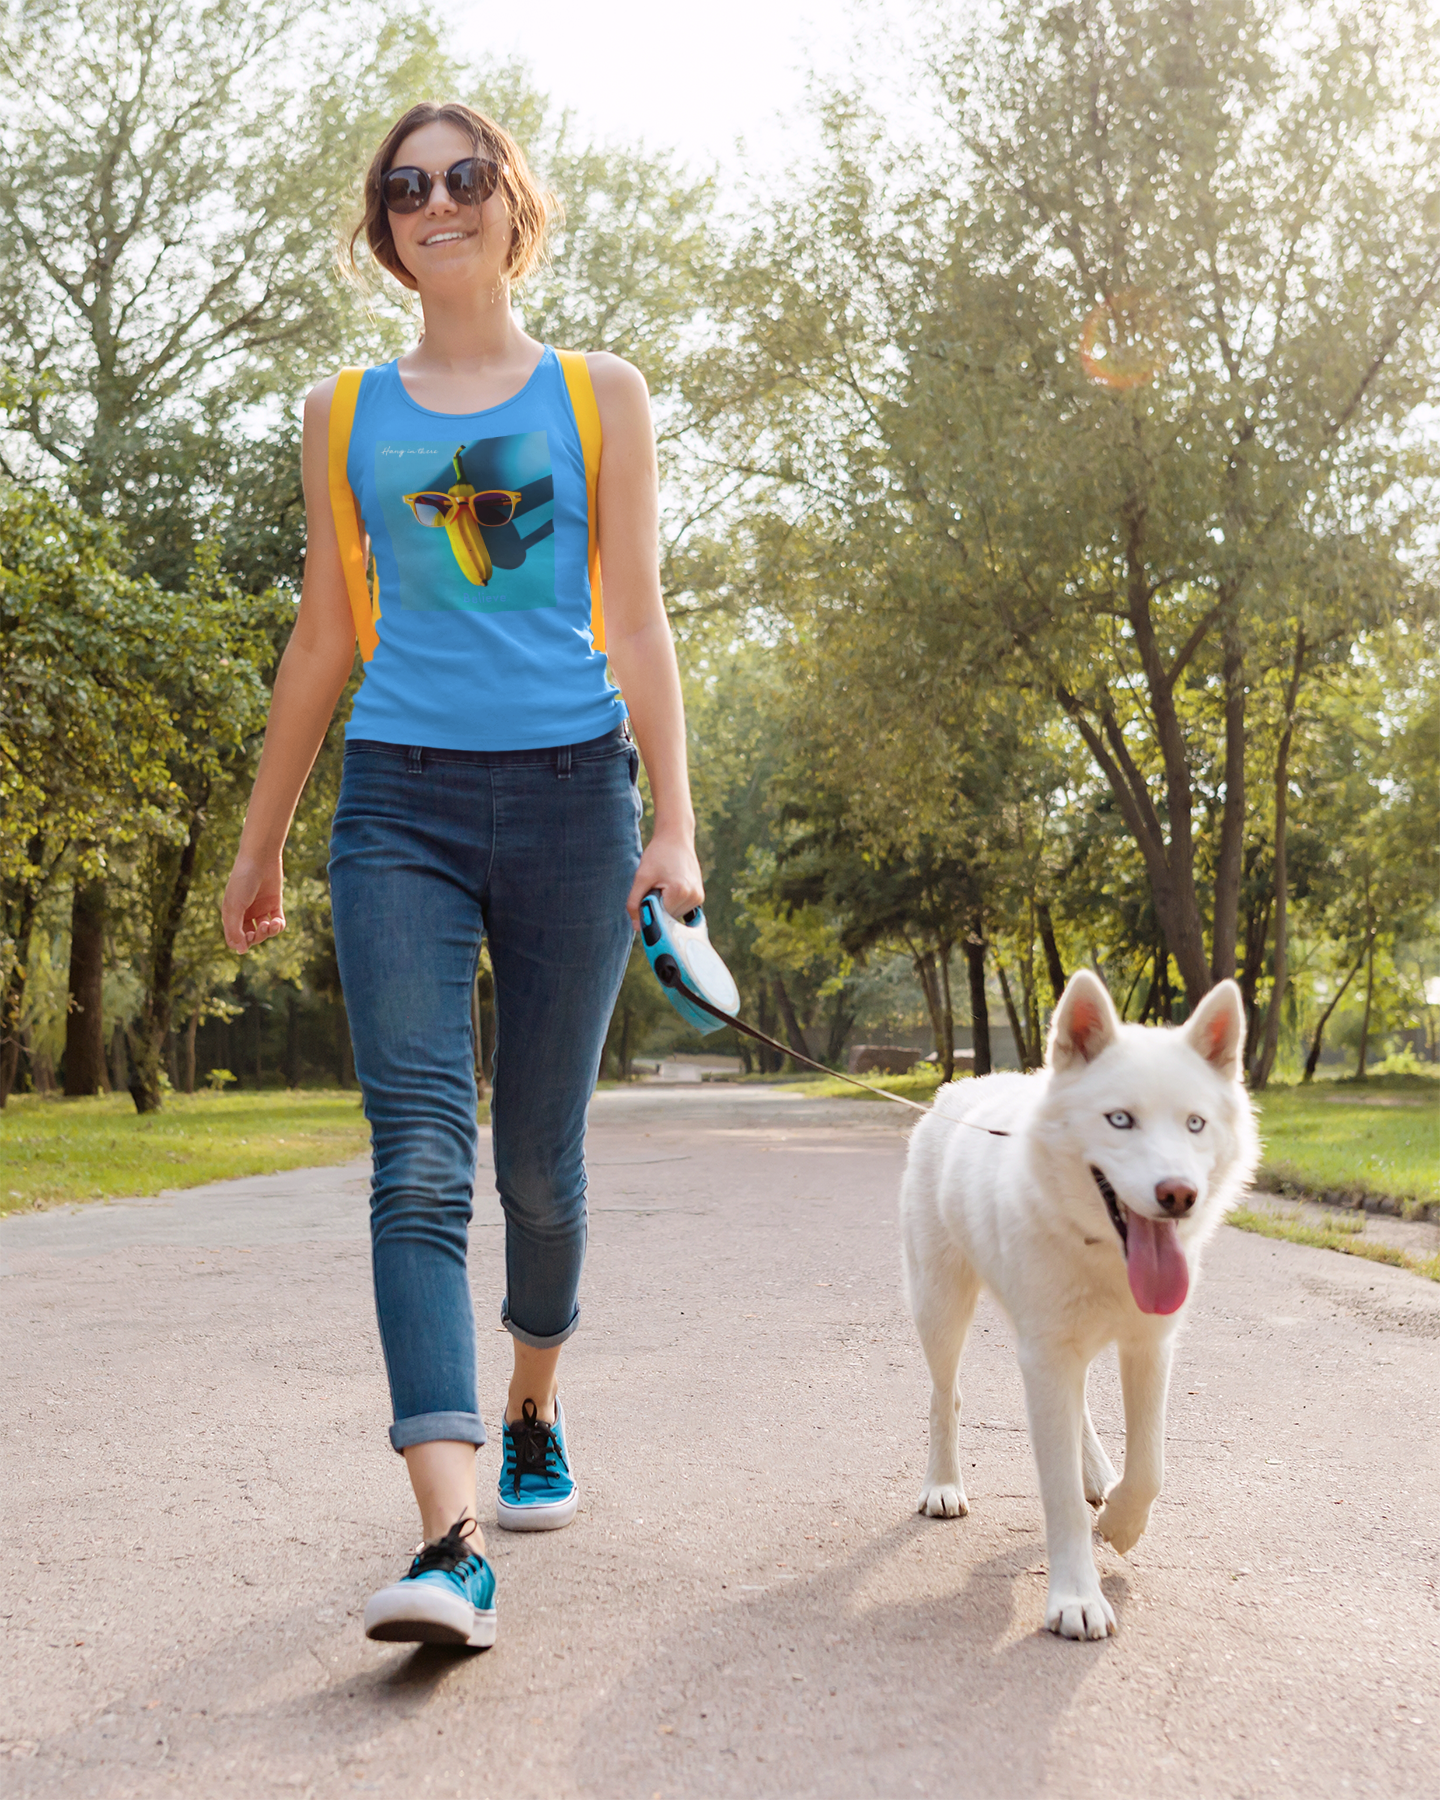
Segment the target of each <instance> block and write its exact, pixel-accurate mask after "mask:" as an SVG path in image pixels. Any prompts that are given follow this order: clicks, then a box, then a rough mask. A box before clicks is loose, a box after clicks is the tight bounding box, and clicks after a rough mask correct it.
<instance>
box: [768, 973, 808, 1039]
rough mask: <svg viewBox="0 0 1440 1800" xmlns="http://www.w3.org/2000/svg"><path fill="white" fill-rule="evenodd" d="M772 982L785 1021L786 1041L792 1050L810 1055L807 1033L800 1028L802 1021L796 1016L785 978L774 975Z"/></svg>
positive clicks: (781, 1015)
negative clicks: (806, 1039)
mask: <svg viewBox="0 0 1440 1800" xmlns="http://www.w3.org/2000/svg"><path fill="white" fill-rule="evenodd" d="M770 982H771V985H772V986H773V988H774V989H775V1001H776V1004H777V1005H778V1006H779V1008H780V1017H781V1018H782V1019H783V1020H784V1021H785V1037H786V1041H787V1042H788V1043H789V1045H790V1048H791V1049H792V1050H798V1051H799V1052H800V1054H801V1055H802V1056H809V1054H810V1046H809V1044H807V1043H806V1041H805V1033H804V1032H803V1031H802V1030H801V1029H800V1021H799V1019H798V1018H797V1017H796V1016H795V1007H794V1004H793V1002H792V1001H791V999H790V995H789V992H788V990H787V989H786V986H785V983H784V980H783V979H782V978H781V977H780V976H779V975H772V976H771V977H770Z"/></svg>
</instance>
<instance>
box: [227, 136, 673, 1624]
mask: <svg viewBox="0 0 1440 1800" xmlns="http://www.w3.org/2000/svg"><path fill="white" fill-rule="evenodd" d="M365 199H366V212H365V220H364V224H363V230H364V231H365V234H366V237H367V240H368V242H369V245H370V249H371V252H372V254H373V255H374V257H375V259H376V261H377V262H378V263H379V264H380V265H381V266H382V267H383V268H385V269H387V270H388V271H389V272H390V273H391V274H392V275H393V276H394V277H395V278H396V279H397V280H398V281H400V282H401V283H402V284H403V285H404V286H405V287H407V288H409V289H411V290H412V291H413V292H415V293H417V294H418V295H419V298H420V305H421V307H422V309H423V312H424V320H425V325H424V334H423V336H422V338H421V340H420V343H419V344H418V346H417V347H416V348H415V349H413V350H411V351H409V352H408V353H407V354H406V355H404V356H402V357H400V358H399V359H398V360H397V361H395V362H393V363H389V364H387V365H385V366H384V367H382V368H375V369H368V370H366V371H365V373H364V375H363V377H362V378H361V380H360V384H359V392H358V397H356V395H355V393H354V389H353V378H352V386H351V388H350V389H349V392H348V396H347V395H346V390H345V389H344V388H343V386H342V387H341V389H340V395H341V397H340V398H337V382H342V383H343V380H344V378H343V377H337V378H332V379H331V380H329V381H326V382H322V383H321V384H320V386H319V387H317V388H316V389H315V390H314V392H313V393H311V394H310V396H309V397H308V399H307V400H306V403H305V425H304V446H303V468H304V478H305V496H306V518H307V551H306V558H305V581H304V588H303V592H302V596H301V601H300V609H299V614H298V617H297V619H296V624H295V630H294V633H293V634H292V636H291V639H290V642H289V645H288V646H287V648H286V651H285V655H284V657H283V659H282V661H281V664H280V670H279V673H278V675H277V677H276V681H275V692H274V698H273V701H272V705H271V710H270V722H269V727H268V729H267V731H266V736H265V747H264V752H263V754H262V756H261V759H260V768H259V772H258V774H257V776H256V781H255V791H254V794H253V796H252V798H251V802H250V809H249V812H248V814H247V815H246V820H245V828H244V831H243V832H242V834H241V840H240V848H239V851H238V853H237V855H236V858H235V867H234V870H233V872H232V874H231V877H230V881H229V885H228V886H227V888H226V891H225V900H224V924H225V937H226V941H227V943H228V944H229V945H230V947H231V949H232V950H235V951H237V952H239V953H241V954H243V953H244V952H245V951H246V950H249V949H251V948H253V947H254V946H255V945H257V944H261V943H263V942H265V941H266V939H268V938H271V937H274V936H275V935H276V934H277V933H279V932H281V931H283V930H284V928H285V918H284V908H283V901H282V870H281V854H282V850H283V846H284V841H285V836H286V833H287V831H288V829H289V825H290V820H291V818H292V816H293V814H294V811H295V806H296V802H297V800H298V798H299V795H300V791H301V789H302V787H303V786H304V784H305V780H306V777H307V776H308V775H309V772H310V768H311V765H312V764H313V762H314V760H315V757H316V754H317V752H318V750H319V747H320V744H321V741H322V739H323V738H324V735H325V731H326V728H327V726H328V724H329V721H330V717H331V714H332V713H333V711H334V708H335V704H336V702H337V700H338V699H339V696H340V693H341V691H342V689H343V688H344V686H345V683H346V680H347V679H348V677H349V674H350V669H351V666H352V661H353V656H354V650H355V640H356V635H357V629H358V632H359V636H360V640H361V651H362V655H364V654H366V653H367V652H368V660H367V663H366V672H365V679H364V683H363V685H362V686H361V688H360V690H359V693H358V695H357V696H356V700H355V704H354V709H353V712H352V714H351V718H350V721H349V725H348V728H347V732H346V747H345V770H344V777H343V781H342V783H341V790H340V802H339V807H338V809H337V811H336V815H335V825H334V834H333V838H332V844H331V862H330V886H331V900H332V907H333V915H334V928H335V943H336V949H337V952H338V956H339V963H340V973H341V980H342V982H343V985H344V991H345V1004H346V1009H347V1011H348V1013H349V1018H350V1030H351V1035H352V1037H353V1039H354V1045H355V1068H356V1072H357V1074H358V1076H359V1078H360V1082H361V1086H362V1088H363V1091H364V1098H365V1110H366V1115H367V1117H368V1118H369V1120H370V1125H371V1135H372V1143H373V1155H374V1175H373V1178H372V1197H371V1215H370V1216H371V1240H372V1247H373V1264H374V1276H375V1298H376V1310H377V1313H378V1316H379V1323H380V1336H381V1343H382V1347H383V1350H384V1354H385V1363H386V1370H387V1373H388V1375H389V1380H390V1393H391V1401H392V1406H393V1411H394V1423H393V1424H392V1426H391V1428H390V1441H391V1443H392V1445H393V1446H394V1448H395V1449H396V1450H398V1451H399V1452H400V1454H401V1455H402V1456H403V1457H404V1458H405V1462H406V1466H407V1469H408V1471H409V1475H410V1481H411V1485H412V1487H413V1488H414V1491H415V1498H416V1501H417V1502H418V1504H419V1508H420V1518H421V1524H422V1529H423V1534H424V1539H425V1544H424V1547H423V1549H422V1551H421V1552H420V1554H419V1555H417V1556H416V1557H415V1559H414V1561H413V1563H412V1564H411V1567H410V1570H409V1572H408V1574H407V1575H406V1576H405V1577H404V1578H403V1579H402V1580H400V1581H398V1582H396V1583H394V1584H393V1585H392V1586H390V1587H388V1588H384V1589H382V1590H381V1591H380V1592H379V1593H378V1594H376V1595H374V1596H373V1597H372V1599H371V1601H370V1603H369V1605H368V1606H367V1608H366V1614H365V1624H366V1630H367V1632H368V1633H369V1635H370V1636H371V1637H379V1638H384V1639H388V1640H396V1641H402V1642H432V1643H435V1642H439V1643H465V1644H476V1645H488V1644H490V1643H493V1642H494V1636H495V1606H494V1588H495V1582H494V1575H493V1573H492V1571H491V1568H490V1565H489V1563H488V1562H487V1561H486V1560H485V1557H484V1544H483V1539H482V1537H481V1533H480V1530H479V1527H478V1525H477V1523H476V1489H475V1448H476V1446H477V1445H479V1444H483V1443H484V1442H485V1427H484V1425H483V1423H482V1422H481V1417H480V1411H479V1401H478V1395H477V1391H476V1364H475V1323H474V1316H473V1309H472V1305H471V1298H470V1288H469V1283H468V1279H467V1276H466V1262H465V1257H466V1237H467V1226H468V1223H469V1219H470V1210H471V1195H472V1189H473V1182H474V1171H475V1154H476V1124H475V1085H474V1044H473V1039H472V1034H471V1026H470V1018H471V1013H470V997H471V992H472V988H473V984H474V980H475V969H476V958H477V957H478V955H479V951H480V943H481V937H482V934H483V935H484V936H485V937H486V938H487V939H488V941H489V946H490V959H491V963H492V966H493V968H494V972H495V1004H496V1015H497V1027H498V1029H497V1045H496V1055H495V1068H494V1093H493V1099H492V1107H491V1116H492V1132H493V1142H494V1154H495V1176H496V1185H497V1187H498V1189H499V1193H500V1199H501V1203H502V1206H503V1208H504V1213H505V1270H506V1289H505V1298H504V1301H503V1303H502V1305H501V1318H502V1319H503V1320H504V1322H505V1324H506V1326H507V1327H508V1329H509V1331H510V1335H511V1337H512V1339H513V1347H514V1373H513V1375H512V1378H511V1381H510V1389H509V1395H508V1397H507V1401H506V1406H505V1415H504V1429H503V1438H504V1444H503V1452H504V1453H503V1458H502V1468H501V1472H500V1478H499V1499H498V1504H497V1512H498V1517H499V1522H500V1524H501V1525H502V1526H505V1527H507V1528H510V1529H518V1530H533V1529H542V1530H543V1529H553V1528H554V1527H556V1526H560V1525H565V1524H568V1522H569V1520H570V1519H571V1517H572V1516H573V1514H574V1511H575V1502H576V1487H575V1479H574V1475H573V1473H572V1471H571V1466H570V1454H569V1449H568V1446H567V1444H566V1439H565V1421H564V1413H563V1411H562V1409H561V1407H560V1403H559V1400H558V1397H557V1390H556V1370H557V1366H558V1363H559V1359H560V1348H561V1345H562V1344H563V1343H564V1341H565V1339H566V1338H567V1337H569V1336H570V1334H571V1333H572V1332H573V1331H574V1330H575V1328H576V1325H577V1323H578V1321H579V1308H578V1305H577V1303H576V1292H577V1288H578V1285H579V1279H580V1270H581V1264H582V1262H583V1260H584V1252H585V1228H586V1227H585V1171H584V1162H583V1157H582V1150H583V1139H584V1129H585V1109H586V1106H587V1103H588V1101H589V1098H590V1094H591V1092H592V1090H593V1088H594V1083H595V1077H596V1073H597V1071H598V1069H599V1063H600V1053H601V1049H602V1046H603V1043H604V1038H605V1031H606V1027H607V1025H608V1022H609V1018H610V1012H611V1008H612V1006H613V1004H614V1000H615V995H616V992H617V990H618V988H619V984H620V979H621V976H622V974H623V972H624V968H625V963H626V959H627V957H628V955H629V950H630V943H631V931H632V928H633V927H634V926H635V925H636V924H637V922H638V917H637V914H638V907H639V903H640V900H641V899H642V897H643V896H644V895H645V894H646V893H647V892H648V891H649V890H650V889H652V888H660V889H661V890H662V892H663V894H664V897H665V901H666V904H667V906H668V908H669V909H670V911H671V912H672V913H679V912H683V911H685V910H687V909H688V908H690V907H692V906H695V905H698V904H699V902H700V900H701V898H702V888H701V881H700V870H699V865H698V863H697V862H696V858H695V848H694V816H693V813H692V810H691V804H690V792H689V781H688V776H687V772H686V763H685V728H684V715H683V710H682V704H681V696H680V682H679V675H678V672H677V669H676V662H675V651H674V646H673V644H672V642H671V637H670V631H669V626H668V624H667V621H666V617H665V611H664V607H663V604H662V602H661V597H660V582H659V557H658V484H657V477H656V465H655V445H654V435H653V430H652V427H651V421H650V412H649V397H648V394H647V391H646V387H645V382H644V379H643V377H642V376H641V375H640V374H639V372H638V371H637V370H636V369H634V368H632V367H631V366H630V365H629V364H628V363H625V362H622V361H621V360H620V359H619V358H618V357H615V356H610V355H604V354H597V355H591V356H588V357H585V358H573V357H567V358H566V359H565V361H564V366H562V362H561V359H560V358H558V357H557V354H556V352H555V351H554V350H552V349H549V348H547V347H546V346H544V345H542V344H539V343H537V342H536V341H535V340H534V339H533V338H530V337H527V336H526V334H525V333H524V331H522V330H521V328H520V326H519V324H518V323H517V321H516V319H515V315H514V314H513V312H512V311H511V307H510V292H511V287H512V285H513V284H514V283H515V282H517V281H519V280H520V279H521V278H522V277H523V276H524V275H525V274H526V273H527V271H528V270H529V269H531V268H532V267H533V266H534V264H535V262H536V261H537V259H538V257H539V255H540V253H541V251H542V248H543V235H544V230H545V225H546V205H545V198H544V196H543V195H542V194H541V192H540V191H539V190H538V189H537V187H536V185H535V182H534V180H533V178H532V177H531V175H530V173H529V171H528V169H527V168H526V165H525V161H524V158H523V156H522V155H521V153H520V151H519V149H518V147H517V146H516V145H515V143H514V142H513V141H512V140H511V138H510V137H509V136H508V135H507V134H506V133H505V132H504V131H502V130H501V129H500V128H499V127H498V126H497V125H495V124H494V123H493V122H492V121H491V120H489V119H487V118H485V117H483V116H482V115H481V114H479V113H476V112H473V111H472V110H471V109H470V108H469V107H466V106H460V105H444V106H441V105H433V104H426V105H422V106H416V107H412V108H411V110H410V111H409V112H407V113H406V114H405V116H404V117H403V118H402V119H401V120H399V122H398V123H397V124H396V125H395V126H394V128H393V129H392V130H391V131H390V133H389V135H388V136H387V137H386V139H385V141H384V143H383V144H382V145H381V146H380V148H379V150H378V151H377V152H376V155H375V158H374V160H373V162H372V163H371V165H370V169H369V172H368V174H367V176H366V181H365ZM356 235H357V236H358V235H359V234H358V232H357V234H356ZM587 376H588V379H587ZM592 390H593V401H592V400H591V399H590V395H591V392H592ZM572 394H573V395H574V396H575V398H574V400H573V401H572ZM332 401H334V402H335V413H336V420H335V424H336V432H335V433H332V430H331V425H332V420H331V412H332ZM352 404H353V407H354V413H353V423H351V425H350V428H349V437H348V449H347V447H346V440H345V435H344V425H345V417H346V414H347V413H348V409H349V407H350V406H351V405H352ZM587 407H593V408H598V422H599V435H600V440H601V443H602V444H603V451H602V452H601V454H600V456H599V467H598V478H597V479H596V480H595V482H594V484H593V488H592V490H591V492H590V493H588V494H587V481H586V460H585V448H584V445H582V441H581V431H580V424H581V423H582V422H585V423H586V424H587V427H588V429H589V431H590V440H589V441H590V443H591V448H592V457H591V462H592V466H593V462H594V455H593V449H594V443H593V435H594V434H593V423H594V418H593V411H592V412H590V413H588V414H587V412H586V409H587ZM337 443H338V452H337V450H336V445H337ZM336 454H338V455H339V456H340V457H341V458H343V461H341V462H340V463H339V464H338V465H332V461H331V460H330V459H331V458H332V457H333V456H335V455H336ZM335 466H338V468H339V471H340V473H339V476H338V477H337V476H336V474H335V472H334V467H335ZM337 481H338V488H337ZM347 481H348V489H347V487H346V483H347ZM337 491H338V494H339V496H340V498H341V505H340V507H339V509H338V510H336V511H332V501H333V498H334V496H335V494H336V493H337ZM352 492H353V496H354V501H353V505H354V508H355V512H356V515H357V523H358V527H359V531H360V532H363V533H364V534H365V537H366V538H368V550H369V553H370V554H372V555H373V557H374V568H375V573H376V577H377V578H378V592H377V595H376V598H375V601H374V603H373V604H370V603H369V602H367V601H365V600H364V599H363V598H362V599H361V600H359V601H357V599H356V594H357V593H363V590H361V589H360V588H359V587H358V582H357V576H356V570H357V569H359V570H363V568H364V566H365V562H366V561H367V560H368V559H367V556H366V550H365V547H364V546H363V544H362V542H361V539H360V537H359V536H358V534H357V533H356V532H355V531H354V530H352V527H351V525H350V524H349V522H348V520H347V518H346V515H345V511H344V507H345V505H347V504H349V503H350V500H349V496H350V493H352ZM592 510H593V513H594V516H593V518H592ZM592 541H593V543H594V544H595V545H596V546H597V547H598V556H599V561H600V562H601V563H602V564H603V568H604V584H603V586H604V614H603V633H604V637H605V649H604V650H602V649H600V648H599V646H598V644H597V642H596V639H597V637H598V635H599V629H600V620H599V617H598V614H597V616H596V618H595V619H594V621H593V624H594V626H595V628H596V629H594V630H592V594H591V588H592V581H591V573H592V571H593V563H591V562H590V561H589V552H590V549H591V544H592ZM347 548H348V550H349V553H350V556H351V562H352V567H351V570H350V575H349V585H348V587H347V573H346V566H345V563H344V560H343V558H344V555H345V554H346V550H347ZM367 605H368V606H369V614H368V616H366V615H365V612H364V610H363V609H364V608H365V607H366V606H367ZM607 652H608V657H609V662H610V665H611V667H612V668H613V671H614V674H615V676H616V678H617V680H618V683H619V687H618V689H617V688H616V686H614V685H613V684H612V683H611V681H610V679H609V676H608V673H607V668H606V654H607ZM622 692H623V694H624V700H623V701H622V699H621V693H622ZM627 714H628V722H627ZM632 724H633V728H634V741H636V742H638V745H639V751H640V754H641V755H643V757H644V759H645V767H646V771H647V773H648V775H649V779H650V791H651V796H652V799H653V803H654V829H653V833H652V835H651V838H650V842H649V844H648V845H647V846H646V848H645V850H644V852H643V854H642V852H641V846H640V836H639V819H640V816H641V805H640V800H639V796H638V793H637V790H636V786H635V782H636V775H637V770H638V759H637V756H636V751H635V749H634V747H633V743H632V739H631V731H630V727H631V725H632ZM627 913H628V915H629V917H628V920H627V916H626V915H627Z"/></svg>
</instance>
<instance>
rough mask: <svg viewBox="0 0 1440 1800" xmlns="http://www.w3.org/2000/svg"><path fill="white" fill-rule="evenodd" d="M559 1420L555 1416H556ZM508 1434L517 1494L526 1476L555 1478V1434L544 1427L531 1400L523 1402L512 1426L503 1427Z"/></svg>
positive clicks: (557, 1464) (542, 1420)
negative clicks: (512, 1455)
mask: <svg viewBox="0 0 1440 1800" xmlns="http://www.w3.org/2000/svg"><path fill="white" fill-rule="evenodd" d="M557 1417H558V1414H557ZM505 1429H506V1431H507V1432H508V1433H509V1435H510V1442H511V1444H512V1445H513V1446H514V1449H515V1491H516V1493H517V1494H518V1493H519V1491H520V1483H521V1481H522V1480H523V1479H524V1477H525V1476H527V1475H538V1476H539V1477H540V1478H541V1479H542V1480H544V1481H546V1482H548V1481H550V1480H551V1479H552V1478H553V1477H554V1476H556V1475H558V1474H559V1472H560V1470H559V1449H558V1446H557V1443H556V1431H555V1427H554V1426H553V1425H547V1424H546V1422H545V1420H544V1419H542V1418H540V1417H539V1408H538V1407H537V1406H536V1404H535V1402H534V1401H533V1400H526V1401H524V1402H522V1404H521V1407H520V1417H519V1418H518V1419H516V1420H515V1421H514V1422H513V1424H512V1423H510V1422H508V1421H507V1423H506V1426H505Z"/></svg>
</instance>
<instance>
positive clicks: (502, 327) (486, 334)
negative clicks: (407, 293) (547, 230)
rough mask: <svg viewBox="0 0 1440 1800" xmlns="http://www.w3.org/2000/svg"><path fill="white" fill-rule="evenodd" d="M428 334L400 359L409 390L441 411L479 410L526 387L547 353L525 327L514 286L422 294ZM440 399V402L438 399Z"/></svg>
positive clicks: (504, 285)
mask: <svg viewBox="0 0 1440 1800" xmlns="http://www.w3.org/2000/svg"><path fill="white" fill-rule="evenodd" d="M421 305H422V308H423V310H424V314H425V335H424V337H423V338H422V339H421V340H420V342H419V343H418V344H417V345H416V346H415V348H414V349H413V350H410V351H407V352H406V354H405V355H404V356H402V357H401V358H400V373H401V375H402V376H403V378H404V381H405V387H406V390H407V391H408V392H409V393H410V394H411V395H412V397H413V398H414V399H416V400H418V401H419V402H420V404H421V405H422V406H430V407H433V409H434V410H435V411H437V412H479V411H482V410H483V409H484V408H486V407H490V406H496V405H498V404H499V403H500V402H501V401H503V400H507V399H509V398H510V396H511V395H512V394H514V393H517V392H518V391H519V390H520V388H522V387H523V386H524V385H525V383H526V381H528V380H529V378H530V376H531V375H532V374H533V373H534V370H535V365H536V364H537V363H538V362H539V360H540V357H541V356H542V354H543V353H544V351H543V346H542V345H540V344H538V343H537V342H536V341H535V339H534V338H532V337H529V336H527V335H526V333H525V332H523V331H522V330H521V329H520V325H519V322H518V321H517V319H516V317H515V314H514V313H513V312H512V311H511V308H510V286H509V283H508V282H503V283H501V284H500V285H499V286H497V287H495V288H493V289H491V290H490V291H488V292H481V293H478V294H477V293H475V292H474V291H473V290H471V291H470V292H467V293H465V294H463V295H462V296H452V295H449V294H446V295H435V294H431V295H429V296H426V295H422V296H421ZM437 402H438V403H437Z"/></svg>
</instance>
